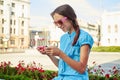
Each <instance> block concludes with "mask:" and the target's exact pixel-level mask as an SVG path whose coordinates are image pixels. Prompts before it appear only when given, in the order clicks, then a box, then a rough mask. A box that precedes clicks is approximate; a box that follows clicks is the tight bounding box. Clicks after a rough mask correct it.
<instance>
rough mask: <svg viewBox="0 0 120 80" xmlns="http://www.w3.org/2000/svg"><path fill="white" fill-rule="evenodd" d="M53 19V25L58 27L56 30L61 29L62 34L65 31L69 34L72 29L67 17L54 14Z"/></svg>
mask: <svg viewBox="0 0 120 80" xmlns="http://www.w3.org/2000/svg"><path fill="white" fill-rule="evenodd" d="M53 19H54V24H55V25H56V26H58V28H61V29H62V30H63V31H64V32H66V31H69V32H71V29H73V28H72V24H71V21H70V20H69V19H68V18H67V17H65V16H62V15H60V14H58V13H55V14H54V15H53Z"/></svg>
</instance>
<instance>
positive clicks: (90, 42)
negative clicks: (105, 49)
mask: <svg viewBox="0 0 120 80" xmlns="http://www.w3.org/2000/svg"><path fill="white" fill-rule="evenodd" d="M93 43H94V40H93V38H92V36H91V35H89V34H87V33H86V34H84V35H82V36H80V38H79V44H80V46H83V45H85V44H88V45H89V46H90V48H92V46H93Z"/></svg>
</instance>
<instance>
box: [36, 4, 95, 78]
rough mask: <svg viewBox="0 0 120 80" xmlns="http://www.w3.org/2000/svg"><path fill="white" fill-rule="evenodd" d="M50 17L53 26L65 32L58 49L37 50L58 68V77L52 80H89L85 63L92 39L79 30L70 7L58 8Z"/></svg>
mask: <svg viewBox="0 0 120 80" xmlns="http://www.w3.org/2000/svg"><path fill="white" fill-rule="evenodd" d="M51 16H52V18H53V20H54V24H55V25H56V26H58V27H59V28H61V29H62V30H63V31H64V32H66V33H65V34H64V35H63V36H62V37H61V39H60V49H59V48H57V47H54V46H51V47H47V48H46V49H45V50H40V49H38V50H39V51H40V52H41V53H42V54H46V55H48V56H49V57H50V59H51V60H52V61H53V63H54V64H55V65H56V66H57V67H58V76H57V77H55V78H54V79H53V80H89V77H88V72H87V62H88V58H89V53H90V49H91V47H92V45H93V42H94V41H93V38H92V37H91V36H90V35H89V34H88V33H87V32H85V31H83V30H82V29H79V25H78V22H77V17H76V14H75V12H74V10H73V8H72V7H71V6H70V5H68V4H65V5H62V6H59V7H58V8H56V9H55V10H54V11H53V12H52V14H51ZM55 56H58V57H59V59H57V58H56V57H55Z"/></svg>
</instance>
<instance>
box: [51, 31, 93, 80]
mask: <svg viewBox="0 0 120 80" xmlns="http://www.w3.org/2000/svg"><path fill="white" fill-rule="evenodd" d="M75 35H76V32H72V33H71V34H69V33H68V32H67V33H66V34H64V35H63V36H62V37H61V39H60V49H61V50H62V51H63V52H64V53H65V54H66V55H67V56H69V57H70V58H72V59H73V60H76V61H80V47H81V46H82V45H84V44H88V45H89V46H90V48H91V47H92V45H93V43H94V41H93V38H92V37H91V35H89V34H88V33H87V32H85V31H83V30H81V29H80V35H79V38H78V40H77V43H76V44H75V45H74V46H72V42H73V40H74V37H75ZM58 69H59V71H58V76H57V77H55V78H54V79H53V80H89V78H88V72H87V69H86V71H85V72H84V73H83V74H80V73H79V72H77V71H76V70H74V69H73V68H71V67H70V66H69V65H68V64H67V63H66V62H65V61H63V60H62V59H59V64H58Z"/></svg>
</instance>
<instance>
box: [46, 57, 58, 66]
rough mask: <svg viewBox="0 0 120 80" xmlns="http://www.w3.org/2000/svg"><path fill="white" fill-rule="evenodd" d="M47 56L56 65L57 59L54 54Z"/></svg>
mask: <svg viewBox="0 0 120 80" xmlns="http://www.w3.org/2000/svg"><path fill="white" fill-rule="evenodd" d="M48 57H49V58H50V59H51V61H52V62H53V63H54V64H55V65H56V66H57V67H58V62H59V59H57V58H56V57H55V56H52V55H48Z"/></svg>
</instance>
